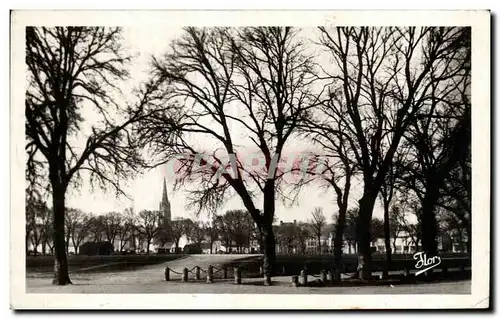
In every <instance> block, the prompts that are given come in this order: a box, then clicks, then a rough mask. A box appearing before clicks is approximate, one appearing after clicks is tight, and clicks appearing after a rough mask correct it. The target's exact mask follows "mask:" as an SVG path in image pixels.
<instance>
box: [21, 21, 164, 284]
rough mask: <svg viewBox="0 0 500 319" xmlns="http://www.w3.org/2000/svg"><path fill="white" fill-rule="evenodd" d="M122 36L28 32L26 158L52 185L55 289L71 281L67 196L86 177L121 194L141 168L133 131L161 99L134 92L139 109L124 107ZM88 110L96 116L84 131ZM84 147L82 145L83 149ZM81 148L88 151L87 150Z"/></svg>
mask: <svg viewBox="0 0 500 319" xmlns="http://www.w3.org/2000/svg"><path fill="white" fill-rule="evenodd" d="M120 32H121V31H120V29H119V28H113V29H110V28H105V27H102V28H101V27H55V28H44V27H42V28H38V27H27V28H26V65H27V69H28V79H27V81H28V85H27V91H26V108H25V109H26V112H25V114H26V138H27V142H26V151H27V153H28V165H27V168H28V175H29V176H31V177H33V178H29V179H30V180H32V179H35V178H38V179H39V180H40V178H41V177H42V178H45V180H48V181H49V183H50V190H51V195H52V203H53V241H54V247H55V266H54V280H53V283H54V284H58V285H66V284H70V283H71V280H70V278H69V275H68V264H67V259H66V258H67V257H66V250H65V242H64V241H65V235H64V224H65V223H64V218H65V198H66V197H65V196H66V191H67V189H68V187H69V186H70V183H76V184H74V185H79V183H78V182H79V181H80V179H81V178H82V176H81V173H82V172H86V173H88V175H87V176H89V179H90V182H91V184H94V182H98V183H99V185H101V186H102V187H105V186H106V185H111V187H112V188H113V189H114V190H115V191H117V192H118V193H123V192H121V188H120V181H123V179H124V178H127V177H129V176H130V175H131V174H132V173H133V172H134V171H136V170H138V169H139V168H140V166H141V165H142V163H143V161H142V159H141V153H140V152H138V151H137V147H135V146H136V143H135V140H134V139H135V135H131V134H128V131H127V130H128V128H129V127H130V124H132V123H134V122H135V121H137V120H140V119H141V118H142V117H143V116H145V112H144V108H143V106H144V105H146V104H151V103H152V100H154V99H156V98H157V97H156V96H154V95H153V91H155V88H154V86H152V85H145V87H144V89H141V90H140V91H138V92H136V93H137V94H136V95H137V96H138V99H137V100H138V101H133V102H130V103H123V104H124V105H120V104H119V101H117V100H116V97H118V96H119V93H120V90H119V87H120V85H119V84H118V82H119V81H122V80H124V79H126V78H127V76H128V73H127V71H126V69H125V65H126V64H127V63H128V62H129V61H130V57H129V56H128V55H126V51H125V50H124V48H123V47H122V46H121V36H120ZM84 106H88V107H90V108H94V110H93V111H92V117H93V118H94V119H95V118H96V117H97V118H99V120H97V121H95V123H91V122H87V123H85V120H86V118H85V114H86V113H87V114H88V111H89V110H86V111H87V112H84ZM85 139H86V142H84V143H81V142H80V141H82V140H83V141H85ZM82 144H83V145H82Z"/></svg>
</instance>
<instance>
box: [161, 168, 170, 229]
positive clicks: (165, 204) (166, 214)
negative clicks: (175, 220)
mask: <svg viewBox="0 0 500 319" xmlns="http://www.w3.org/2000/svg"><path fill="white" fill-rule="evenodd" d="M160 212H161V213H162V214H163V220H164V221H166V222H170V221H171V219H172V215H171V211H170V202H169V201H168V195H167V182H166V180H165V178H164V179H163V195H162V198H161V202H160Z"/></svg>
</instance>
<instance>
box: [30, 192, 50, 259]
mask: <svg viewBox="0 0 500 319" xmlns="http://www.w3.org/2000/svg"><path fill="white" fill-rule="evenodd" d="M47 211H48V208H47V206H46V204H45V202H43V201H41V200H40V199H37V198H35V197H28V198H27V201H26V254H27V253H28V245H29V243H30V242H31V245H32V247H33V254H34V255H35V256H36V255H37V253H38V246H39V245H40V244H41V243H42V241H43V239H44V224H43V218H44V216H46V215H47ZM41 253H42V254H43V253H44V251H43V248H42V252H41Z"/></svg>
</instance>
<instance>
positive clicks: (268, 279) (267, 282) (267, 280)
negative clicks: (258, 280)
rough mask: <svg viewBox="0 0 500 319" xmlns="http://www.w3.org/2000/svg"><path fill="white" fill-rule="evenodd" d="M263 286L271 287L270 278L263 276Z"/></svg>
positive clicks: (266, 275)
mask: <svg viewBox="0 0 500 319" xmlns="http://www.w3.org/2000/svg"><path fill="white" fill-rule="evenodd" d="M264 286H271V276H269V275H268V274H267V273H265V274H264Z"/></svg>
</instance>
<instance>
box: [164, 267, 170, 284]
mask: <svg viewBox="0 0 500 319" xmlns="http://www.w3.org/2000/svg"><path fill="white" fill-rule="evenodd" d="M169 280H170V268H168V267H165V281H169Z"/></svg>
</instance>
